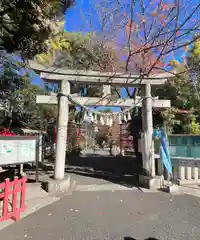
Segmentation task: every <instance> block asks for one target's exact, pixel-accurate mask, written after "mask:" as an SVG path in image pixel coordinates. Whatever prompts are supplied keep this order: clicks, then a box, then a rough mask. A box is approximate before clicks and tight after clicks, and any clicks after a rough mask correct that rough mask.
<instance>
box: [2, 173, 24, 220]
mask: <svg viewBox="0 0 200 240" xmlns="http://www.w3.org/2000/svg"><path fill="white" fill-rule="evenodd" d="M25 193H26V177H25V176H24V177H23V178H21V179H18V177H15V179H14V181H12V182H10V179H9V178H8V179H6V180H5V181H4V183H1V184H0V201H3V209H2V213H1V212H0V222H3V221H5V220H9V219H12V220H14V221H17V220H19V219H20V213H22V212H24V211H25V209H26V206H25ZM10 195H11V196H12V198H11V199H12V202H11V201H10V200H9V196H10ZM18 195H19V196H20V198H19V197H18ZM18 201H19V203H18ZM9 205H10V206H11V211H10V209H9Z"/></svg>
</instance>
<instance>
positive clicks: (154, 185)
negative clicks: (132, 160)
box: [139, 175, 164, 189]
mask: <svg viewBox="0 0 200 240" xmlns="http://www.w3.org/2000/svg"><path fill="white" fill-rule="evenodd" d="M139 183H140V186H141V187H144V188H147V189H161V188H162V187H163V186H164V177H163V176H155V177H149V176H144V175H140V176H139Z"/></svg>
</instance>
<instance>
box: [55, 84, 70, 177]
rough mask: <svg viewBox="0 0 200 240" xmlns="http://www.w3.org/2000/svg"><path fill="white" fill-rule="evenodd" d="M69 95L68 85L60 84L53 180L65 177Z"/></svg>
mask: <svg viewBox="0 0 200 240" xmlns="http://www.w3.org/2000/svg"><path fill="white" fill-rule="evenodd" d="M68 94H70V83H69V82H68V81H61V82H60V93H59V95H58V119H57V135H56V159H55V169H54V178H55V179H56V180H62V179H63V178H64V175H65V158H66V144H67V126H68V116H69V103H68V98H67V95H68Z"/></svg>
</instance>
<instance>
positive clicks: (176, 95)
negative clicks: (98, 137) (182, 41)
mask: <svg viewBox="0 0 200 240" xmlns="http://www.w3.org/2000/svg"><path fill="white" fill-rule="evenodd" d="M171 66H172V69H173V70H175V71H176V73H177V74H176V76H175V77H174V78H171V79H170V80H169V81H168V82H167V83H166V84H165V85H164V86H163V87H162V88H156V89H154V90H153V95H154V96H159V97H160V98H162V99H170V100H171V105H172V108H170V109H167V110H165V111H164V112H162V117H163V118H164V122H165V124H166V126H167V128H168V131H170V132H178V133H192V134H197V133H199V123H198V122H197V120H196V119H197V117H198V116H199V115H200V95H199V92H200V68H199V66H200V41H196V42H195V43H194V44H193V46H192V48H191V50H190V51H189V52H188V54H187V57H186V60H185V62H184V63H181V64H179V63H178V62H177V61H173V62H171Z"/></svg>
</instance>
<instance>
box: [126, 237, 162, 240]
mask: <svg viewBox="0 0 200 240" xmlns="http://www.w3.org/2000/svg"><path fill="white" fill-rule="evenodd" d="M124 240H136V238H132V237H125V238H124ZM144 240H159V239H157V238H152V237H149V238H145V239H144Z"/></svg>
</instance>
